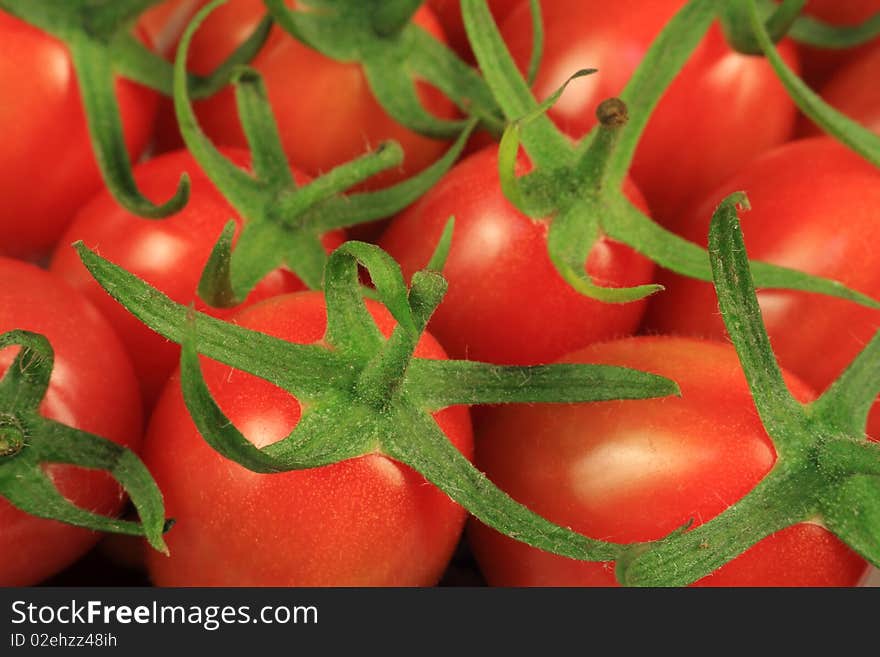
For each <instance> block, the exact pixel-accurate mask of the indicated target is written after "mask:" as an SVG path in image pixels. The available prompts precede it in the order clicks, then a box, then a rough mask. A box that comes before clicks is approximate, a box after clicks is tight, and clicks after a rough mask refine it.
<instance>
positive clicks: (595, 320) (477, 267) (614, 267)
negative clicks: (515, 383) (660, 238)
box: [380, 146, 654, 365]
mask: <svg viewBox="0 0 880 657" xmlns="http://www.w3.org/2000/svg"><path fill="white" fill-rule="evenodd" d="M527 166H528V165H527V163H526V162H525V159H523V160H522V161H521V172H525V170H526V169H527ZM626 191H627V195H628V196H629V198H630V199H631V200H632V201H633V202H634V203H635V204H636V205H637V206H639V207H641V208H643V209H644V206H645V203H644V200H643V199H642V197H641V194H640V193H639V191H638V190H637V189H636V188H635V185H633V184H632V183H630V182H628V183H627V186H626ZM450 215H454V216H455V231H454V233H453V237H452V248H451V250H450V253H449V257H448V259H447V262H446V267H445V268H444V270H443V275H444V276H445V277H446V278H447V279H448V280H449V291H448V292H447V294H446V297H445V298H444V300H443V303H441V304H440V307H439V308H438V309H437V311H436V312H435V313H434V316H433V317H432V318H431V324H430V330H431V332H432V333H433V334H434V335H435V336H437V339H439V340H440V342H441V343H442V344H443V346H444V347H445V348H446V349H447V350H449V353H450V354H451V355H452V356H454V357H455V358H465V357H467V358H472V359H474V360H483V361H488V362H493V363H499V364H514V365H527V364H537V363H547V362H550V361H552V360H555V359H556V358H559V357H560V356H562V355H563V354H565V353H567V352H569V351H572V350H573V349H576V348H578V347H582V346H584V345H587V344H589V343H591V342H596V341H598V340H607V339H609V338H612V337H616V336H620V335H629V334H630V333H632V332H633V331H634V330H635V329H636V327H637V325H638V323H639V319H640V318H641V316H642V313H643V311H644V308H645V304H644V302H635V303H626V304H604V303H600V302H599V301H595V300H593V299H590V298H588V297H585V296H582V295H581V294H579V293H578V292H576V291H575V290H573V289H572V288H571V286H570V285H569V284H568V283H567V282H566V281H565V280H564V279H563V278H562V277H561V276H560V275H559V273H558V272H557V271H556V268H555V267H554V265H553V263H552V262H551V260H550V256H549V255H548V253H547V229H548V224H547V222H544V221H534V220H532V219H530V218H528V217H526V216H525V215H523V214H522V213H521V212H519V211H518V210H517V209H516V208H514V207H513V206H512V205H511V204H510V203H509V202H508V201H507V199H506V198H505V197H504V194H503V193H502V191H501V183H500V182H499V179H498V149H497V146H490V147H489V148H486V149H484V150H482V151H480V152H478V153H475V154H474V155H471V156H470V157H468V158H467V159H465V160H463V161H462V162H460V163H459V164H457V165H456V166H455V167H454V168H453V169H452V170H451V171H450V172H449V173H448V174H447V175H446V176H445V177H444V178H442V179H441V180H440V182H439V183H438V184H437V185H436V186H435V187H434V188H433V189H432V190H431V191H429V192H428V193H427V194H426V195H425V196H424V197H423V198H422V199H420V200H419V201H418V202H416V203H415V204H414V205H413V206H411V207H410V208H408V209H407V210H405V211H404V212H403V214H401V215H399V216H398V217H397V218H395V219H394V220H393V221H392V222H391V225H390V227H389V228H388V231H387V232H386V233H385V235H384V236H383V237H382V239H381V241H380V244H381V246H382V248H384V249H385V250H386V251H388V252H389V253H390V254H391V255H392V256H393V257H394V258H395V259H396V260H397V261H398V262H399V263H400V265H401V267H402V268H403V271H404V274H405V275H407V276H412V274H413V273H414V272H416V271H418V270H419V269H421V268H422V267H424V266H425V265H426V264H427V262H428V260H429V259H430V257H431V252H432V250H433V248H434V245H435V244H436V243H437V240H438V239H439V238H440V235H441V233H442V231H443V228H444V226H445V225H446V221H447V220H448V219H449V217H450ZM586 270H587V272H588V273H589V274H590V275H591V276H592V277H593V278H594V279H595V280H597V281H599V282H600V283H601V284H603V285H608V286H614V287H623V286H631V285H640V284H644V283H648V282H650V281H651V276H652V273H653V270H654V265H653V263H652V262H650V261H649V260H648V259H646V258H644V257H643V256H641V255H639V254H638V253H636V252H635V251H633V250H632V249H630V248H629V247H627V246H624V245H622V244H620V243H618V242H614V241H612V240H610V239H607V238H602V239H600V241H599V242H598V244H597V245H596V246H595V247H593V250H592V251H591V253H590V256H589V259H588V262H587V265H586Z"/></svg>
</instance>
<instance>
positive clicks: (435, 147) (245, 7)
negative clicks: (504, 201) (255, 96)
mask: <svg viewBox="0 0 880 657" xmlns="http://www.w3.org/2000/svg"><path fill="white" fill-rule="evenodd" d="M288 4H290V5H293V4H294V3H293V2H290V3H288ZM264 14H265V6H264V5H263V3H262V0H231V1H230V2H228V3H227V4H225V5H223V6H222V7H220V8H219V9H217V10H216V11H215V12H214V13H213V14H211V16H210V17H209V18H208V20H206V21H205V23H204V24H203V25H202V27H201V28H200V29H199V31H198V32H197V33H196V35H195V38H194V39H193V42H192V47H191V48H190V53H189V55H190V56H189V61H188V67H189V69H190V70H192V71H194V72H196V73H207V72H209V71H210V70H212V69H213V68H214V67H215V66H217V65H218V64H220V63H221V62H222V61H223V60H224V59H225V58H226V57H227V56H228V55H229V54H230V53H231V52H232V51H233V50H234V49H235V47H236V46H238V45H240V44H241V43H242V42H243V41H244V40H245V39H246V38H247V36H248V35H249V34H250V33H251V31H252V30H253V28H254V27H256V25H257V23H258V21H259V20H260V18H262V17H263V15H264ZM416 22H417V23H418V24H419V25H420V26H422V27H423V28H425V29H426V30H427V31H428V32H430V33H431V34H432V35H433V36H434V37H436V38H437V39H440V40H441V41H442V40H444V37H443V34H442V31H441V30H440V27H439V25H438V23H437V20H436V19H435V18H434V16H433V14H432V13H431V12H430V10H428V9H427V8H422V9H420V10H419V11H418V13H417V14H416ZM251 66H253V67H254V68H255V69H257V70H258V71H259V72H260V73H261V74H262V75H263V78H264V80H265V82H266V87H267V89H268V93H269V100H270V102H271V104H272V109H273V111H274V114H275V119H276V121H277V122H278V128H279V131H280V134H281V141H282V143H283V146H284V151H285V153H287V157H288V159H289V160H290V161H291V162H292V163H293V164H294V165H295V166H298V167H300V168H301V169H302V170H303V171H305V172H306V173H308V174H310V175H318V174H320V173H323V172H326V171H329V170H330V169H331V168H333V167H334V166H336V165H339V164H342V163H343V162H347V161H348V160H351V159H353V158H355V157H357V156H359V155H362V154H363V153H365V152H366V151H367V150H369V149H370V148H374V147H376V146H377V145H378V144H379V143H380V142H382V141H385V140H389V139H393V140H396V141H398V142H399V143H400V145H401V147H402V148H403V150H404V153H405V160H404V163H403V165H402V166H401V167H399V168H397V169H393V170H391V171H387V172H383V173H381V174H379V175H377V176H375V177H374V178H371V179H370V181H369V183H367V185H365V188H377V187H385V186H388V185H391V184H393V183H394V182H397V181H400V180H403V179H404V178H407V177H409V176H411V175H412V174H414V173H416V172H418V171H421V170H422V169H424V168H425V167H427V166H428V165H430V164H431V163H432V162H434V161H435V160H436V159H438V158H439V157H440V156H441V155H442V154H443V152H444V150H445V149H446V147H447V145H448V143H447V142H445V141H442V140H437V139H430V138H428V137H423V136H421V135H419V134H416V133H414V132H412V131H411V130H408V129H406V128H403V127H402V126H400V125H399V124H398V123H397V122H395V121H394V120H393V119H392V118H391V117H390V116H388V115H387V114H386V113H385V110H383V109H382V107H381V106H380V105H379V103H378V102H377V101H376V100H375V99H374V98H373V95H372V92H371V91H370V89H369V86H368V85H367V80H366V77H365V75H364V73H363V70H362V69H361V67H360V65H359V64H356V63H342V62H337V61H334V60H331V59H329V58H327V57H325V56H324V55H321V54H320V53H318V52H316V51H314V50H311V49H310V48H308V47H306V46H304V45H303V44H301V43H299V42H298V41H296V40H295V39H293V38H292V37H291V36H290V35H288V34H286V33H284V32H282V31H281V29H280V28H278V27H276V28H274V29H273V32H272V34H271V35H270V37H269V40H268V42H267V43H266V44H265V45H264V47H263V49H262V50H261V51H260V53H259V55H257V57H256V58H255V59H254V60H253V61H252V62H251ZM291 80H296V84H291ZM419 92H420V96H421V100H422V102H423V104H424V106H425V107H426V108H427V109H428V110H429V111H430V112H431V113H432V114H435V115H436V116H438V117H441V118H454V117H455V116H456V110H455V107H454V105H453V104H452V102H451V101H450V100H448V99H447V98H446V97H445V96H443V95H442V94H441V93H440V92H439V91H438V90H437V89H434V88H433V87H429V86H427V85H426V84H421V83H420V84H419ZM328 99H332V100H328ZM195 107H196V114H197V115H198V117H199V121H200V122H201V125H202V127H203V128H204V129H205V131H206V132H207V133H208V135H209V136H210V137H211V138H212V139H213V140H214V141H215V143H218V144H224V145H228V146H242V147H243V146H245V145H246V144H247V142H246V140H245V137H244V133H243V131H242V128H241V125H240V123H239V120H238V112H237V110H236V104H235V95H234V93H233V91H232V89H231V88H227V89H225V90H224V91H221V92H220V93H218V94H217V95H215V96H212V97H211V98H209V99H207V100H204V101H200V102H198V103H196V105H195ZM316 126H320V129H316Z"/></svg>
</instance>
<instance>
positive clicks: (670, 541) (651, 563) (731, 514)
mask: <svg viewBox="0 0 880 657" xmlns="http://www.w3.org/2000/svg"><path fill="white" fill-rule="evenodd" d="M815 489H816V484H815V482H814V481H812V479H810V478H807V477H803V476H801V477H795V476H788V477H786V476H778V475H777V476H774V475H773V474H772V473H771V474H770V475H768V476H767V477H766V478H765V479H764V480H763V481H762V482H761V483H759V484H758V485H757V486H756V487H755V488H754V489H753V490H752V491H751V492H750V493H749V494H748V495H746V496H745V497H744V498H742V499H741V500H740V501H739V502H737V503H735V504H734V505H733V506H731V507H729V508H728V509H727V510H726V511H724V512H723V513H721V514H720V515H718V516H716V517H715V518H713V519H712V520H710V521H709V522H707V523H704V524H702V525H700V526H699V527H696V528H694V529H692V530H689V531H684V532H678V533H676V534H674V535H672V536H670V537H668V538H667V539H665V540H663V541H660V542H659V543H655V544H651V545H650V546H648V547H647V548H646V547H643V546H639V547H635V548H632V549H631V550H630V551H629V552H628V553H627V554H625V555H624V556H623V557H622V558H621V559H620V560H619V561H618V562H617V578H618V580H619V581H620V583H621V584H623V585H624V586H686V585H688V584H691V583H693V582H696V581H697V580H699V579H702V578H703V577H705V576H707V575H709V574H711V573H713V572H715V571H716V570H718V569H719V568H720V567H721V566H723V565H724V564H726V563H728V562H730V561H732V560H733V559H735V558H736V557H738V556H739V555H740V554H742V553H743V552H745V551H746V550H748V549H749V548H750V547H752V546H753V545H755V544H756V543H757V542H758V541H760V540H762V539H764V538H766V537H768V536H770V535H771V534H773V533H775V532H777V531H780V530H782V529H785V528H786V527H790V526H791V525H794V524H797V523H799V522H803V521H805V520H808V519H809V518H810V517H812V516H813V515H814V514H815V513H816V508H817V503H816V501H815V499H814V495H810V491H811V490H815Z"/></svg>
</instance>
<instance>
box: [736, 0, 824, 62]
mask: <svg viewBox="0 0 880 657" xmlns="http://www.w3.org/2000/svg"><path fill="white" fill-rule="evenodd" d="M806 4H807V0H783V2H782V3H780V4H776V3H773V2H762V4H761V7H760V10H761V15H762V18H763V21H764V27H765V29H766V30H767V34H768V35H769V36H770V39H771V40H772V41H773V43H777V42H779V41H781V40H782V38H783V37H784V36H785V35H786V34H787V33H788V31H789V30H790V29H791V28H792V26H793V25H794V23H795V21H796V20H797V19H798V17H799V16H800V13H801V10H802V9H803V8H804V5H806ZM748 12H749V10H748V6H747V4H746V3H745V2H743V0H729V1H728V2H727V3H726V4H725V5H724V8H723V9H722V11H721V26H722V28H723V29H724V35H725V36H726V37H727V42H728V43H729V44H730V45H731V46H732V47H733V48H734V49H735V50H737V51H738V52H741V53H743V54H746V55H759V54H761V46H760V45H759V44H758V42H757V41H756V40H755V35H754V32H753V31H752V28H751V24H750V21H749V14H748Z"/></svg>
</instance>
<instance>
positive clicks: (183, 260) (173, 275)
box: [50, 149, 343, 409]
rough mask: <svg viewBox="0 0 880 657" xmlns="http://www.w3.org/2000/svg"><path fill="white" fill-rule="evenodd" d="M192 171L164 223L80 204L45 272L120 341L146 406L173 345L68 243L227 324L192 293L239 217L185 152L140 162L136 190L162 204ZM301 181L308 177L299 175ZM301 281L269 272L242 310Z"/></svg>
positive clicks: (331, 241) (240, 158)
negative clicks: (107, 287)
mask: <svg viewBox="0 0 880 657" xmlns="http://www.w3.org/2000/svg"><path fill="white" fill-rule="evenodd" d="M224 153H225V154H226V155H227V156H228V157H230V158H231V159H232V160H233V161H234V162H235V163H236V164H238V165H239V166H247V165H248V164H249V156H248V155H247V153H246V152H244V151H238V150H234V149H230V150H226V151H224ZM184 171H187V172H189V173H190V177H191V182H192V188H191V194H190V200H189V203H188V204H187V205H186V207H185V208H184V209H183V210H181V211H180V212H178V213H177V214H175V215H173V216H171V217H168V218H167V219H161V220H152V219H143V218H141V217H137V216H135V215H132V214H131V213H129V212H127V211H125V210H124V209H123V208H121V207H119V205H118V204H116V202H115V201H114V200H113V199H112V198H111V197H110V195H109V194H108V193H107V192H102V193H101V194H99V195H98V196H96V197H95V198H94V199H92V201H91V202H90V203H89V204H88V205H86V206H85V207H84V208H83V209H82V210H81V211H80V212H79V213H78V214H77V216H76V218H75V220H74V221H73V223H72V224H71V226H70V228H68V230H67V232H66V233H65V235H64V239H63V240H62V241H61V242H60V244H59V246H58V249H57V250H56V251H55V254H54V256H53V258H52V262H51V265H50V268H51V270H52V271H53V272H55V273H57V274H58V275H60V276H61V277H63V278H64V279H65V280H67V281H68V282H69V283H70V284H71V285H73V286H74V287H75V288H77V290H79V291H80V292H82V293H83V294H84V295H85V296H86V297H87V298H88V299H89V300H90V301H92V303H94V304H95V305H96V306H97V307H98V308H99V309H100V310H101V312H102V313H103V314H104V316H105V317H107V319H108V320H109V321H110V323H111V324H112V325H113V327H114V328H115V329H116V331H117V333H118V334H119V335H120V337H121V338H122V340H123V342H124V343H125V346H126V348H127V349H128V352H129V355H130V356H131V358H132V361H133V362H134V365H135V370H136V372H137V374H138V379H139V380H140V382H141V385H142V388H143V395H144V400H145V403H146V404H147V406H146V407H147V408H148V409H149V408H152V405H153V403H154V402H155V399H156V397H157V396H158V394H159V392H160V391H161V389H162V387H163V386H164V384H165V382H166V381H167V379H168V377H169V376H170V375H171V373H172V372H173V371H174V368H175V367H176V366H177V360H178V357H179V353H180V349H179V347H178V346H177V345H176V344H174V343H172V342H169V341H167V340H165V339H164V338H162V337H161V336H159V335H158V334H156V333H154V332H153V331H152V330H151V329H149V328H147V327H146V326H144V325H143V324H141V323H140V321H138V320H137V319H136V318H135V317H134V316H133V315H131V314H130V313H129V312H128V311H127V310H126V309H125V308H124V307H122V306H121V305H120V304H118V303H117V302H116V301H115V300H113V298H112V297H110V295H109V294H107V293H106V292H105V291H104V290H103V288H101V286H100V285H99V284H98V283H97V282H96V281H95V280H94V278H92V276H91V274H89V272H88V270H87V269H86V268H85V267H84V266H83V264H82V262H81V261H80V259H79V256H77V254H76V251H75V250H74V249H72V248H71V247H70V244H72V243H73V242H75V241H77V240H82V241H83V242H84V243H85V244H86V246H88V247H90V248H92V249H97V250H98V252H100V254H101V255H102V256H103V257H105V258H108V259H109V260H111V261H112V262H114V263H116V264H117V265H119V266H121V267H123V268H125V269H127V270H128V271H130V272H132V273H133V274H135V275H137V276H139V277H140V278H142V279H144V280H146V281H147V282H148V283H150V284H151V285H153V286H154V287H156V288H158V289H159V290H161V291H163V292H164V293H165V294H167V295H169V296H170V297H171V298H172V299H174V300H175V301H177V302H179V303H191V302H194V303H195V307H196V309H197V310H200V311H203V312H208V313H209V314H211V315H213V316H214V317H219V318H221V319H226V318H228V317H230V316H231V315H233V314H234V313H235V312H237V309H235V308H225V309H224V308H210V307H208V306H207V305H206V304H205V303H204V302H203V301H201V299H200V298H199V297H198V296H197V294H196V289H197V288H198V283H199V279H200V278H201V275H202V271H203V269H204V267H205V263H206V262H207V261H208V257H209V256H210V254H211V250H212V249H213V247H214V244H215V243H216V241H217V238H218V237H219V236H220V233H221V232H222V230H223V227H224V226H225V225H226V223H227V222H228V221H229V220H230V219H234V220H235V221H236V223H237V224H238V226H239V228H240V226H241V223H242V220H241V218H240V217H239V215H238V213H236V211H235V210H234V209H233V208H232V207H231V206H230V205H229V204H228V203H227V201H226V200H225V199H224V198H223V197H222V196H221V194H220V193H219V192H218V191H217V189H216V188H215V187H214V185H213V183H212V182H211V181H210V180H209V179H208V177H207V176H206V175H205V174H204V172H202V170H201V168H200V167H199V165H198V164H197V163H196V161H195V160H194V159H193V157H192V156H191V155H190V154H189V153H188V152H186V151H177V152H175V153H171V154H166V155H163V156H161V157H158V158H155V159H153V160H150V161H149V162H145V163H144V164H141V165H139V166H138V167H136V169H135V178H136V180H137V181H138V185H139V187H140V188H141V190H143V192H144V194H146V195H147V196H148V197H149V198H152V199H161V198H163V197H164V198H167V197H168V196H169V195H170V194H171V193H173V190H174V189H175V187H176V185H177V184H178V181H179V179H180V175H181V173H182V172H184ZM297 177H298V181H299V182H300V183H303V182H306V181H307V178H306V177H305V176H303V175H302V174H297ZM342 241H343V236H342V233H341V232H333V233H329V234H328V236H327V238H326V239H325V245H326V246H327V248H328V249H332V248H335V247H336V246H338V245H339V244H341V243H342ZM303 288H304V285H303V283H302V282H301V281H300V280H299V279H298V278H297V277H296V276H294V275H293V274H292V273H290V272H289V271H287V270H284V269H279V270H276V271H275V272H272V273H271V274H269V275H268V276H267V277H266V278H265V279H263V281H261V282H260V283H259V284H258V285H257V287H256V288H255V289H254V290H253V291H252V292H251V294H250V295H248V298H247V299H246V300H245V302H244V305H245V306H246V305H249V304H252V303H255V302H256V301H259V300H260V299H264V298H266V297H269V296H274V295H277V294H283V293H285V292H292V291H294V290H301V289H303Z"/></svg>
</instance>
